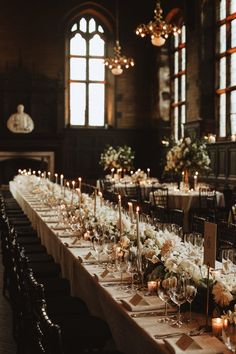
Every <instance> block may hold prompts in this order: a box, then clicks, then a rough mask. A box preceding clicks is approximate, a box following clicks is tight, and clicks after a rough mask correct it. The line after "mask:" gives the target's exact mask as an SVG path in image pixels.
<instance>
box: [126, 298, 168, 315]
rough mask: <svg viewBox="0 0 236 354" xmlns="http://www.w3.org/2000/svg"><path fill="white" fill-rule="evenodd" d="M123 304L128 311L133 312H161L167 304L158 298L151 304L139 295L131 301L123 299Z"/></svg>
mask: <svg viewBox="0 0 236 354" xmlns="http://www.w3.org/2000/svg"><path fill="white" fill-rule="evenodd" d="M138 296H139V298H138ZM135 297H136V298H135ZM121 303H122V305H123V306H124V307H125V308H126V309H127V310H128V311H132V312H135V311H154V310H161V309H164V308H165V303H164V302H163V301H161V299H159V298H158V297H156V298H155V302H152V303H150V302H149V301H148V300H147V299H146V298H144V297H143V296H141V295H139V294H135V295H134V296H133V297H132V298H130V299H125V298H124V299H121Z"/></svg>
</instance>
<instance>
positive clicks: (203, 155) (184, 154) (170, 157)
mask: <svg viewBox="0 0 236 354" xmlns="http://www.w3.org/2000/svg"><path fill="white" fill-rule="evenodd" d="M210 163H211V160H210V157H209V154H208V151H207V147H206V143H205V141H203V140H194V139H191V138H190V137H186V138H183V139H181V140H179V141H178V142H177V143H175V144H174V145H173V147H172V148H171V149H170V150H169V151H168V152H167V155H166V166H165V171H170V172H174V173H177V174H178V173H181V172H182V171H188V172H190V173H191V172H196V171H198V172H207V171H210Z"/></svg>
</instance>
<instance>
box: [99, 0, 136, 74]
mask: <svg viewBox="0 0 236 354" xmlns="http://www.w3.org/2000/svg"><path fill="white" fill-rule="evenodd" d="M104 64H105V65H106V66H107V67H108V68H109V69H110V70H111V72H112V74H113V75H121V74H122V73H123V68H125V69H128V68H129V67H130V66H134V60H133V59H132V58H127V57H126V56H124V55H122V54H121V46H120V42H119V27H118V0H117V2H116V43H115V46H114V57H113V58H105V59H104Z"/></svg>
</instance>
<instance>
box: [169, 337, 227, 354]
mask: <svg viewBox="0 0 236 354" xmlns="http://www.w3.org/2000/svg"><path fill="white" fill-rule="evenodd" d="M193 338H194V340H193V342H192V343H191V344H190V346H189V347H188V348H187V349H185V350H183V349H181V348H180V347H179V346H178V345H177V344H176V343H177V342H178V340H179V338H178V339H177V338H166V339H165V340H164V342H165V345H166V346H167V347H168V349H169V351H170V352H171V353H173V354H187V353H188V354H223V347H224V345H223V343H221V342H220V341H219V340H218V339H217V338H215V337H211V336H196V337H193Z"/></svg>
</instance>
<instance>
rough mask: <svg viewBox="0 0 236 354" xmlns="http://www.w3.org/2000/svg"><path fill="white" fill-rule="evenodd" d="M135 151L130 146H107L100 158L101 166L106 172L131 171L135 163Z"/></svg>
mask: <svg viewBox="0 0 236 354" xmlns="http://www.w3.org/2000/svg"><path fill="white" fill-rule="evenodd" d="M134 155H135V154H134V151H133V150H132V148H131V147H130V146H127V145H124V146H116V147H114V146H111V145H107V146H106V147H105V149H104V151H103V152H102V153H101V156H100V165H102V166H103V168H104V170H109V169H110V170H111V169H112V168H114V169H122V170H126V171H130V170H131V169H132V168H133V167H134V166H133V161H134Z"/></svg>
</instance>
